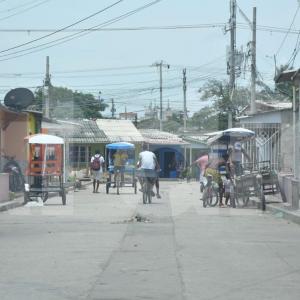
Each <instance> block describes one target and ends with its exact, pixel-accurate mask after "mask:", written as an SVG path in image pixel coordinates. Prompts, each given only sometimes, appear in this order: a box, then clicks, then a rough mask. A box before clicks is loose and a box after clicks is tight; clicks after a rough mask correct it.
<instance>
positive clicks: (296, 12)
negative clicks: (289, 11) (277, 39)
mask: <svg viewBox="0 0 300 300" xmlns="http://www.w3.org/2000/svg"><path fill="white" fill-rule="evenodd" d="M299 8H300V5H299V4H298V7H297V9H296V11H295V14H294V17H293V20H292V22H291V25H290V27H289V29H288V32H287V33H286V34H285V36H284V38H283V40H282V42H281V44H280V46H279V48H278V49H277V52H276V56H277V55H278V53H279V52H280V50H281V48H282V46H283V45H284V43H285V41H286V38H287V36H288V34H289V32H290V30H291V28H292V26H293V24H294V22H295V19H296V16H297V14H298V11H299Z"/></svg>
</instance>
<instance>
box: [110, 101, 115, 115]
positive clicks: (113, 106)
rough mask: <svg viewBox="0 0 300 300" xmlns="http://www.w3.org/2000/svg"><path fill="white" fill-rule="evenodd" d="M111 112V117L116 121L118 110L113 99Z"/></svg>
mask: <svg viewBox="0 0 300 300" xmlns="http://www.w3.org/2000/svg"><path fill="white" fill-rule="evenodd" d="M110 111H111V117H112V119H114V118H115V112H116V108H115V101H114V99H113V98H112V99H111V110H110Z"/></svg>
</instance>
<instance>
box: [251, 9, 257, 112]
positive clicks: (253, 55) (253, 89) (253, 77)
mask: <svg viewBox="0 0 300 300" xmlns="http://www.w3.org/2000/svg"><path fill="white" fill-rule="evenodd" d="M255 98H256V7H253V22H252V45H251V102H250V111H251V114H255V113H256V105H255V100H256V99H255Z"/></svg>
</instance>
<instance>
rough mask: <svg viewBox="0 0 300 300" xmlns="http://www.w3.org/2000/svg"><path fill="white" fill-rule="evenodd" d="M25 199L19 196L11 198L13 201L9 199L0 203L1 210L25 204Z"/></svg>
mask: <svg viewBox="0 0 300 300" xmlns="http://www.w3.org/2000/svg"><path fill="white" fill-rule="evenodd" d="M23 202H24V201H23V199H22V200H21V199H20V197H18V198H17V199H14V200H11V201H7V202H2V203H0V211H6V210H9V209H13V208H16V207H19V206H22V205H23Z"/></svg>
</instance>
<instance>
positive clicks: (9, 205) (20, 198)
mask: <svg viewBox="0 0 300 300" xmlns="http://www.w3.org/2000/svg"><path fill="white" fill-rule="evenodd" d="M81 184H82V187H84V186H86V185H89V184H92V182H91V181H82V182H81ZM65 189H66V191H67V192H68V191H72V190H74V186H73V185H71V186H67V187H66V188H65ZM79 191H80V190H79ZM55 196H57V193H50V194H49V198H52V197H55ZM22 205H24V193H23V192H20V193H17V194H16V196H15V199H14V200H10V201H7V202H0V212H1V211H6V210H9V209H13V208H16V207H20V206H22Z"/></svg>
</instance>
